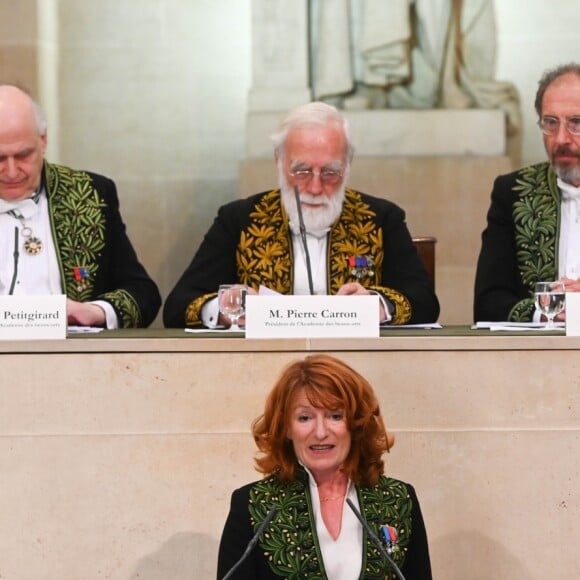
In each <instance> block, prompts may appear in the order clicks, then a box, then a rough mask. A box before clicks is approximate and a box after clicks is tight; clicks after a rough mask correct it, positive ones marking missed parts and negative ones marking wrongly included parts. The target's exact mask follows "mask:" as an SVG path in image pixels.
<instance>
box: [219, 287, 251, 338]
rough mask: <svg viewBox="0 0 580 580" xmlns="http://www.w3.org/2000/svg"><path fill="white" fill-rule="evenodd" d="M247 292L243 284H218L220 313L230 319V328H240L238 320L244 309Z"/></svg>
mask: <svg viewBox="0 0 580 580" xmlns="http://www.w3.org/2000/svg"><path fill="white" fill-rule="evenodd" d="M247 292H248V288H247V286H244V285H243V284H220V287H219V290H218V304H219V309H220V313H221V314H223V315H224V316H227V317H228V318H229V319H230V320H231V321H232V326H231V328H232V330H242V329H241V328H240V325H239V324H238V320H239V318H240V316H242V315H243V314H244V311H245V305H246V293H247Z"/></svg>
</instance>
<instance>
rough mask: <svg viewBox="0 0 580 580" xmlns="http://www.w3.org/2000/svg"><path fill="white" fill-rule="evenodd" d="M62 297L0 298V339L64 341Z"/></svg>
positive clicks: (64, 306) (64, 299)
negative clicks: (62, 339)
mask: <svg viewBox="0 0 580 580" xmlns="http://www.w3.org/2000/svg"><path fill="white" fill-rule="evenodd" d="M66 326H67V318H66V296H65V295H64V294H52V295H45V294H42V295H27V296H0V339H4V340H31V339H61V338H66Z"/></svg>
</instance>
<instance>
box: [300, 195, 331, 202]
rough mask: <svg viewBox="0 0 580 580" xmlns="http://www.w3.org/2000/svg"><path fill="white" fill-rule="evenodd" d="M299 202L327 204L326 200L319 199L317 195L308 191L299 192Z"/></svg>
mask: <svg viewBox="0 0 580 580" xmlns="http://www.w3.org/2000/svg"><path fill="white" fill-rule="evenodd" d="M300 203H307V204H308V205H328V203H327V201H326V200H324V199H320V197H319V196H317V195H311V194H309V193H301V194H300Z"/></svg>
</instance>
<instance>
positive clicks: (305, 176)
mask: <svg viewBox="0 0 580 580" xmlns="http://www.w3.org/2000/svg"><path fill="white" fill-rule="evenodd" d="M290 175H291V176H292V177H293V178H294V179H295V181H296V182H298V183H308V182H309V181H311V180H312V178H313V177H314V176H315V175H316V176H318V179H320V182H321V183H323V184H324V185H337V184H338V183H339V182H340V180H341V179H342V172H341V171H337V170H336V169H321V170H320V171H314V170H313V169H297V170H296V171H290Z"/></svg>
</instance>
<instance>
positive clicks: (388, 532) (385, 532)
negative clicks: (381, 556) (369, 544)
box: [381, 524, 399, 554]
mask: <svg viewBox="0 0 580 580" xmlns="http://www.w3.org/2000/svg"><path fill="white" fill-rule="evenodd" d="M381 533H382V536H383V540H384V542H385V545H386V548H387V553H388V554H392V553H393V552H396V551H397V550H398V549H399V536H398V534H397V530H396V529H395V528H393V526H389V525H387V524H385V525H383V526H381Z"/></svg>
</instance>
